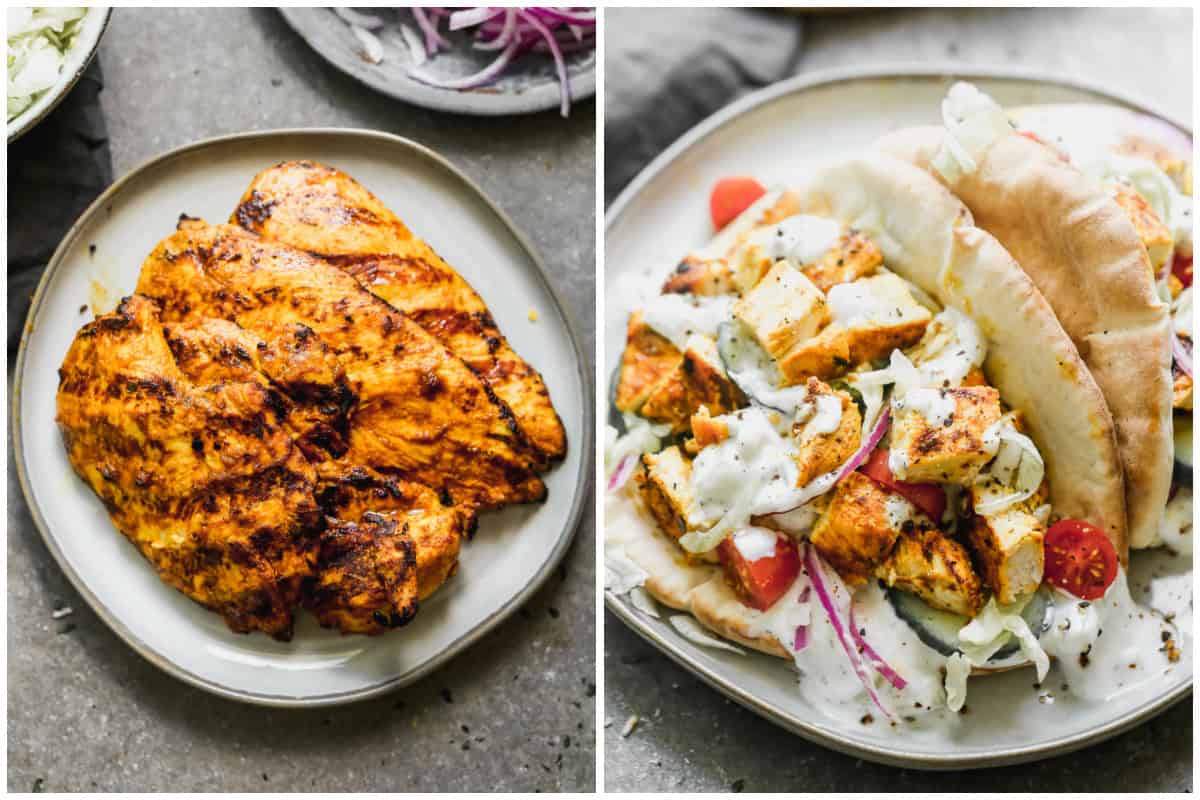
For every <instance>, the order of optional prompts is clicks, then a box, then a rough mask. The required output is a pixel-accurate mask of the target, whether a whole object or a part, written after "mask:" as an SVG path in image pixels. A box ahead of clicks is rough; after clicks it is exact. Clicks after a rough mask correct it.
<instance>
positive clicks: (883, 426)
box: [760, 408, 892, 517]
mask: <svg viewBox="0 0 1200 800" xmlns="http://www.w3.org/2000/svg"><path fill="white" fill-rule="evenodd" d="M891 421H892V410H891V408H884V410H883V413H882V414H880V415H879V420H878V421H877V422H876V423H875V428H874V429H873V430H872V431H871V435H870V436H868V437H867V441H866V444H864V445H863V446H862V447H860V448H858V451H857V452H855V454H854V455H852V456H850V459H849V460H848V461H847V462H846V463H845V464H843V465H842V466H841V467H840V468H839V469H838V471H837V472H827V473H825V474H824V475H821V476H820V477H817V478H814V479H813V480H812V481H811V482H810V483H809V484H808V485H807V486H804V487H803V488H801V489H799V490H798V491H797V492H796V494H794V495H793V496H792V497H789V498H787V502H789V503H792V506H791V507H790V508H782V509H778V510H774V509H772V510H768V511H765V512H763V513H762V514H760V516H764V517H772V516H775V515H776V514H790V513H791V512H793V511H795V510H797V509H798V508H800V507H801V506H804V505H807V504H808V503H810V502H812V501H813V499H815V498H817V497H820V496H821V495H823V494H825V493H826V492H828V491H829V490H830V489H832V488H833V487H834V486H837V485H838V484H839V483H841V481H842V480H843V479H844V478H845V477H846V476H847V475H849V474H850V473H851V472H853V471H854V470H856V469H858V468H859V466H860V465H862V463H863V462H864V461H866V460H867V456H869V455H870V454H871V451H872V450H874V449H875V445H877V444H879V440H880V439H882V438H883V434H884V433H885V432H886V431H887V429H888V425H889V424H890V423H891Z"/></svg>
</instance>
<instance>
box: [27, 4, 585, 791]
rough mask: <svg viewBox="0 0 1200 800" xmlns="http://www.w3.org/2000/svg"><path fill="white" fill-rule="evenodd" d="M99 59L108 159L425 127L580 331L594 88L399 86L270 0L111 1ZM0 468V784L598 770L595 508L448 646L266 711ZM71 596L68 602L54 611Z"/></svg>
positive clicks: (266, 783)
mask: <svg viewBox="0 0 1200 800" xmlns="http://www.w3.org/2000/svg"><path fill="white" fill-rule="evenodd" d="M100 60H101V64H102V66H103V69H104V75H105V82H106V88H105V90H104V93H103V108H104V111H105V114H106V117H107V120H108V126H109V134H110V137H111V142H112V155H113V166H114V171H115V174H117V175H121V174H123V173H125V172H126V171H127V170H128V169H129V168H130V167H132V166H134V165H136V164H137V163H139V162H141V161H142V160H143V159H145V158H147V157H149V156H152V155H155V154H157V153H160V152H162V151H164V150H167V149H170V148H172V147H175V146H177V145H181V144H184V143H187V142H191V141H195V140H197V139H202V138H205V137H209V136H213V135H216V134H221V133H229V132H235V131H243V130H253V129H261V128H274V127H303V126H321V125H326V126H345V127H362V128H375V129H380V130H385V131H391V132H394V133H398V134H402V135H405V136H409V137H411V138H414V139H416V140H418V141H420V142H423V143H425V144H427V145H429V146H430V147H432V148H434V149H435V150H437V151H439V152H440V153H442V154H443V155H444V156H446V157H447V158H449V159H450V160H451V161H452V162H454V163H455V164H456V165H457V166H459V167H460V168H462V169H463V170H464V171H465V172H466V173H467V174H469V175H470V176H471V177H472V178H474V179H475V180H476V181H477V182H478V183H480V184H481V185H482V186H483V188H484V190H485V191H487V192H488V193H489V194H490V195H491V196H492V197H493V198H494V199H495V200H496V201H497V202H498V203H499V204H500V205H501V206H502V207H503V208H504V209H505V210H506V211H507V212H508V213H509V214H510V215H511V216H512V217H513V219H514V220H515V221H516V224H517V225H518V226H519V227H520V228H521V229H523V230H524V231H525V232H527V233H528V234H529V235H530V236H531V237H532V239H533V240H534V242H535V243H536V244H537V246H538V248H539V249H540V250H541V252H542V254H543V255H544V256H545V258H546V261H547V262H548V263H549V266H550V268H551V270H552V272H553V280H554V283H555V284H556V286H557V287H558V288H559V290H560V291H561V292H562V293H563V294H564V296H565V297H566V298H567V299H568V300H569V303H570V306H571V310H572V311H573V312H574V314H575V316H576V318H577V319H578V320H579V322H580V324H581V327H582V332H583V334H584V347H585V349H586V351H587V352H591V351H592V348H593V341H594V330H593V328H594V324H593V319H594V312H593V286H594V272H593V264H594V260H595V258H594V254H595V226H594V211H593V209H594V201H595V188H594V187H595V183H594V153H595V145H596V141H595V113H594V108H595V105H594V101H592V100H587V101H583V102H580V103H578V104H577V105H576V106H575V107H574V110H573V113H572V115H571V118H570V119H569V120H566V121H564V120H562V119H560V118H559V117H558V116H557V115H556V113H554V112H551V113H545V114H539V115H536V116H530V117H522V118H510V119H482V118H480V119H474V118H467V117H453V116H446V115H441V114H436V113H433V112H427V111H424V110H422V109H419V108H415V107H411V106H406V105H401V104H398V103H396V102H394V101H392V100H390V99H388V98H386V97H383V96H380V95H377V94H375V93H374V92H372V91H370V90H368V89H366V88H365V87H361V86H359V85H358V84H356V83H355V82H353V81H352V80H351V79H349V78H346V77H344V76H343V75H342V74H341V73H339V72H337V71H336V70H334V69H333V68H332V67H329V66H327V65H326V64H325V62H324V61H322V60H321V59H320V58H319V57H317V56H316V55H315V54H314V53H312V52H310V51H309V50H308V48H307V47H306V46H305V44H304V42H303V41H302V40H300V39H299V38H298V37H297V36H295V35H294V34H293V33H292V32H291V30H290V29H289V28H288V27H287V26H286V25H285V24H284V22H283V20H282V18H280V16H279V15H278V14H277V13H276V12H274V11H271V10H268V9H255V10H247V9H225V10H218V9H212V10H195V9H157V10H145V9H119V10H117V11H116V12H115V13H114V16H113V20H112V24H111V26H110V28H109V31H108V33H107V34H106V36H105V39H104V42H103V44H102V46H101V49H100ZM67 102H69V100H68V101H67ZM9 476H10V477H9V486H8V493H9V506H8V508H9V516H8V788H9V790H10V791H31V790H34V791H37V790H44V791H72V790H83V791H88V790H91V791H105V790H123V791H174V792H179V791H254V790H269V791H289V790H297V791H303V790H309V791H363V792H365V791H438V790H441V791H469V790H483V791H487V790H493V791H514V790H525V791H535V790H541V791H555V790H575V791H588V790H590V789H591V788H592V787H593V785H594V783H595V781H594V763H595V762H594V755H593V754H594V749H595V741H596V737H595V731H594V714H595V712H594V702H595V701H594V694H595V685H594V683H593V681H594V675H595V673H594V654H595V643H594V633H595V615H594V608H595V605H594V590H593V582H594V575H595V569H594V543H595V530H594V525H593V519H592V516H591V515H590V514H586V515H585V517H584V523H583V525H582V526H581V528H580V530H579V531H578V533H577V535H576V537H575V542H574V545H573V547H572V548H571V550H570V552H569V553H568V555H567V557H566V560H565V561H564V569H562V570H560V571H559V573H558V574H557V575H556V576H554V577H552V578H551V579H550V581H549V582H548V583H547V585H546V586H545V587H543V589H542V590H541V591H540V592H539V593H538V594H537V595H536V596H535V597H534V599H533V600H532V601H530V603H529V604H528V605H527V606H526V607H525V608H523V609H522V610H521V611H520V613H519V614H518V615H516V616H514V617H513V618H512V619H511V620H509V621H508V622H507V623H505V624H504V625H502V626H501V627H500V628H499V629H497V630H496V631H494V632H493V633H492V634H491V635H489V636H488V637H486V639H485V640H484V641H482V642H480V643H479V644H477V645H476V646H474V647H472V648H471V649H469V650H468V651H467V652H466V653H464V654H463V655H461V656H460V657H459V658H457V659H455V660H454V661H453V662H451V663H450V664H449V665H448V666H447V667H445V668H443V669H441V670H439V671H437V672H436V673H435V674H433V675H432V676H430V677H428V678H427V679H425V680H423V681H421V682H419V683H417V684H415V685H413V686H411V687H409V688H407V689H403V690H400V691H398V692H396V693H395V694H393V695H391V696H388V697H385V698H383V699H380V700H374V701H367V702H364V703H360V704H357V705H353V706H348V707H343V708H336V709H326V710H319V711H311V712H300V711H279V710H264V709H259V708H255V707H251V706H245V705H239V704H236V703H232V702H228V701H225V700H221V699H217V698H215V697H211V696H209V695H206V694H204V693H202V692H200V691H198V690H196V689H192V688H190V687H188V686H186V685H184V684H182V683H180V682H178V681H176V680H174V679H172V678H170V677H168V676H167V675H165V674H164V673H162V672H160V671H159V670H158V669H156V668H155V667H153V666H151V665H150V664H149V663H148V662H146V661H145V660H143V659H142V658H141V657H140V656H138V655H137V654H136V653H134V652H133V651H132V650H131V649H129V648H128V647H126V646H125V644H124V643H122V642H121V641H120V640H119V639H118V638H117V637H116V636H115V635H114V634H113V633H111V632H110V631H109V630H108V628H107V627H106V626H105V625H104V624H103V623H102V622H101V621H100V620H99V619H98V618H97V617H96V616H95V615H94V614H93V613H92V612H91V611H90V609H89V608H88V606H87V604H86V603H85V602H84V601H83V600H82V599H81V598H80V597H79V596H78V595H77V594H76V593H75V592H74V591H73V590H72V588H71V587H70V585H69V583H68V582H67V580H66V578H65V577H64V576H63V574H62V572H61V571H60V570H59V569H58V567H57V565H56V564H55V562H54V560H53V559H52V558H51V556H50V555H49V553H48V552H47V550H46V548H45V547H44V545H43V544H42V541H41V539H40V538H39V536H38V534H37V533H36V531H35V530H34V529H33V526H32V524H31V522H30V521H29V519H28V517H27V515H26V512H25V510H24V506H23V503H22V502H21V500H20V497H19V490H18V489H17V488H16V483H15V477H13V471H12V468H11V466H10V468H9ZM63 605H69V606H71V607H73V608H74V614H72V615H71V616H70V617H67V618H65V619H63V620H59V621H55V620H52V619H51V612H52V610H53V609H55V608H58V607H60V606H63Z"/></svg>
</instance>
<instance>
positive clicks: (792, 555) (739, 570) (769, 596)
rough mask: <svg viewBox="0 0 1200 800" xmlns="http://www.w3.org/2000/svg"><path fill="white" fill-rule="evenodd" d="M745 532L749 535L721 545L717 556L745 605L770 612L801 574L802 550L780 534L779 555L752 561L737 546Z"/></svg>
mask: <svg viewBox="0 0 1200 800" xmlns="http://www.w3.org/2000/svg"><path fill="white" fill-rule="evenodd" d="M761 530H762V529H760V531H759V532H761ZM741 533H747V532H745V531H740V532H739V533H735V534H733V535H732V536H729V537H727V538H726V539H725V540H724V541H722V542H721V544H719V545H717V556H718V557H719V558H720V559H721V564H722V565H723V566H724V567H725V574H726V575H728V576H729V578H730V579H731V580H732V582H733V585H734V589H735V591H736V592H737V594H738V596H739V597H740V598H741V599H742V602H744V603H745V604H746V605H748V606H750V607H751V608H757V609H758V610H759V611H766V610H767V609H768V608H770V607H771V606H773V605H775V601H776V600H778V599H779V598H780V597H783V595H784V593H785V592H787V590H788V587H789V586H791V585H792V582H793V581H795V580H796V576H797V575H799V574H800V550H799V548H797V547H796V543H795V542H793V541H792V540H791V539H790V538H788V537H787V536H784V535H783V534H776V535H775V554H774V555H771V556H764V557H763V558H758V559H755V560H754V561H750V560H748V559H747V558H746V557H745V556H744V555H742V552H741V550H739V549H738V547H737V545H736V544H735V543H734V539H736V538H737V537H738V536H739V535H740V534H741Z"/></svg>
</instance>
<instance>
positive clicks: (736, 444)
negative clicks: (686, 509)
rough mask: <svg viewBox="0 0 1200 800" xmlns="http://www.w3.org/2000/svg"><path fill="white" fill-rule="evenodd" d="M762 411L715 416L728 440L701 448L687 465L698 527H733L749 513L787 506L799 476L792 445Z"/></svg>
mask: <svg viewBox="0 0 1200 800" xmlns="http://www.w3.org/2000/svg"><path fill="white" fill-rule="evenodd" d="M767 413H768V412H766V411H764V410H763V409H761V408H756V407H751V408H746V409H743V410H741V411H739V412H737V413H735V414H729V415H726V416H723V417H720V418H719V419H721V420H722V421H723V422H725V424H726V426H727V427H728V428H729V436H728V438H726V439H725V440H724V441H722V442H720V443H719V444H715V445H709V446H708V447H705V448H704V449H703V450H701V451H700V453H699V455H697V456H696V459H695V460H694V461H693V462H692V478H691V483H690V486H689V491H690V494H691V496H692V498H693V509H694V511H695V515H696V517H695V518H696V520H697V522H699V523H700V524H709V523H716V522H717V521H723V522H724V525H725V526H726V527H728V528H730V529H738V528H742V527H745V525H746V524H747V523H748V522H749V521H750V517H751V515H753V514H767V513H770V512H772V511H782V510H783V507H786V501H787V499H788V498H789V497H790V496H791V495H792V494H793V493H794V492H795V489H796V481H797V479H798V478H799V475H800V471H799V469H798V468H797V466H796V462H795V460H794V456H795V454H796V446H795V444H794V443H793V442H792V439H791V437H783V436H780V435H779V433H778V431H776V429H775V426H774V425H772V424H771V421H770V420H769V419H768V417H767ZM781 506H783V507H781Z"/></svg>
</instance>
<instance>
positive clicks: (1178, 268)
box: [1171, 253, 1192, 289]
mask: <svg viewBox="0 0 1200 800" xmlns="http://www.w3.org/2000/svg"><path fill="white" fill-rule="evenodd" d="M1171 273H1172V274H1173V275H1174V276H1175V277H1176V278H1178V279H1179V282H1180V283H1182V284H1183V287H1184V288H1185V289H1186V288H1187V287H1189V286H1191V285H1192V257H1191V256H1190V255H1187V256H1185V255H1183V254H1182V253H1176V254H1175V258H1173V259H1172V260H1171Z"/></svg>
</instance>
